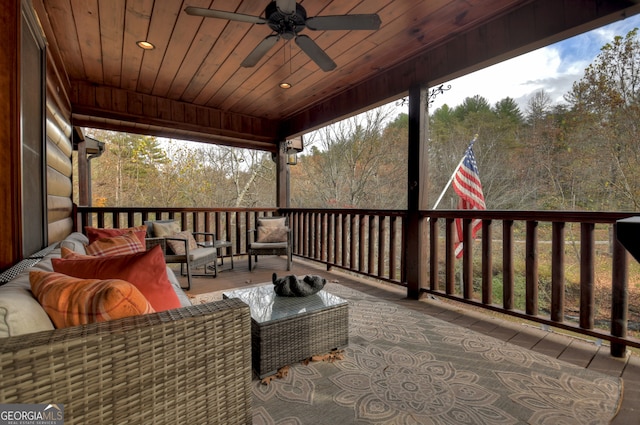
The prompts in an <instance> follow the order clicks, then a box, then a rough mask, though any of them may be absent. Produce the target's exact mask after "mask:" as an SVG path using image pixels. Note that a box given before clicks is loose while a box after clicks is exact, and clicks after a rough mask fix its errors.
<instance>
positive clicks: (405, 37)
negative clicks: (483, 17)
mask: <svg viewBox="0 0 640 425" xmlns="http://www.w3.org/2000/svg"><path fill="white" fill-rule="evenodd" d="M449 1H450V0H441V1H440V2H438V3H435V4H434V2H420V4H418V5H416V4H415V3H412V2H398V3H397V4H396V2H392V3H390V4H388V5H387V6H385V7H384V8H383V9H381V10H380V11H379V12H378V13H379V14H380V16H381V19H382V21H383V25H385V34H386V33H387V32H388V31H390V29H392V31H393V32H392V36H391V37H390V38H389V37H388V38H380V37H381V35H380V34H382V33H376V32H373V33H370V34H367V36H366V38H365V39H364V40H361V41H360V42H359V43H358V44H357V45H356V46H357V48H353V49H349V48H346V45H340V47H341V48H342V49H343V50H342V51H343V52H344V53H343V54H342V55H338V56H337V57H336V58H335V59H334V60H336V62H341V63H350V61H351V60H353V55H354V54H359V56H361V57H365V58H368V59H366V60H365V63H366V62H369V63H370V64H371V65H370V66H369V67H367V66H362V65H360V66H358V68H357V69H353V68H351V67H349V66H343V67H338V68H337V69H336V70H335V71H332V72H331V73H330V74H331V75H330V77H331V79H330V80H329V83H330V86H325V85H323V84H322V83H321V82H320V81H312V80H309V79H305V80H304V82H305V86H306V85H310V86H311V89H310V90H311V92H307V93H306V94H305V96H304V97H302V98H300V101H299V102H289V103H287V104H286V105H283V106H285V109H283V110H282V112H281V115H282V116H285V117H286V116H291V115H293V114H295V113H296V111H299V110H300V109H303V108H304V107H305V105H308V104H309V98H313V97H317V98H318V99H317V102H321V101H323V100H324V99H326V98H327V93H331V92H332V90H331V89H330V88H334V87H346V86H348V84H349V83H348V81H350V80H351V78H352V75H351V74H353V73H354V72H357V73H359V78H360V80H361V81H362V80H364V79H366V78H371V77H372V76H374V75H375V74H376V73H378V72H379V70H380V69H379V68H378V65H377V64H378V63H382V64H386V63H391V62H390V60H391V58H393V59H394V60H395V59H396V58H395V57H394V56H393V55H392V57H391V58H382V57H381V56H380V55H379V54H378V53H377V52H378V51H380V45H381V44H382V45H384V44H385V40H395V41H393V43H394V46H393V52H394V54H395V55H397V54H398V52H404V51H406V50H408V49H407V45H408V44H409V42H410V40H411V39H412V34H411V31H410V30H408V29H407V19H406V17H407V16H421V14H423V13H432V12H433V11H435V10H438V9H440V8H441V7H442V6H443V5H444V4H447V3H449ZM402 5H405V6H407V5H408V6H410V8H408V9H402V8H401V6H402ZM425 5H429V6H428V7H429V9H426V10H425V7H427V6H425ZM392 17H393V18H392ZM403 33H404V34H403ZM352 35H354V34H353V33H351V34H349V37H351V36H352ZM344 40H349V38H347V37H344ZM369 43H373V44H369ZM338 51H340V50H339V49H338ZM373 62H375V64H374V63H373ZM315 76H316V75H314V76H312V77H315ZM293 77H294V78H293V79H292V83H293V85H294V89H295V87H296V86H298V85H299V84H300V83H301V82H302V81H301V80H296V79H295V77H297V75H294V76H293ZM272 90H275V89H272ZM265 96H269V94H265ZM243 106H244V105H243ZM234 109H236V108H234ZM247 111H248V112H249V113H258V110H257V106H256V107H254V108H248V109H247Z"/></svg>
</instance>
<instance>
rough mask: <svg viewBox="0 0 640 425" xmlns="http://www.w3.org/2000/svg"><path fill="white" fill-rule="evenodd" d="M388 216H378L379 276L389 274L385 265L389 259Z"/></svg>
mask: <svg viewBox="0 0 640 425" xmlns="http://www.w3.org/2000/svg"><path fill="white" fill-rule="evenodd" d="M387 224H388V220H387V217H385V216H381V217H379V218H378V276H381V277H384V276H387V268H386V267H385V264H386V261H387V252H388V251H387V250H386V249H385V247H386V246H387V245H386V240H387V230H386V229H387Z"/></svg>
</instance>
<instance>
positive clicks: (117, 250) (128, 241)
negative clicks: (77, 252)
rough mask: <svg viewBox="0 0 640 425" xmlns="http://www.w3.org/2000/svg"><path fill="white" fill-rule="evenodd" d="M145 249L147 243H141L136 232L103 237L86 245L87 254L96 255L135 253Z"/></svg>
mask: <svg viewBox="0 0 640 425" xmlns="http://www.w3.org/2000/svg"><path fill="white" fill-rule="evenodd" d="M144 250H145V243H144V242H143V243H141V242H140V240H139V239H138V237H137V236H136V234H135V233H134V232H131V231H130V232H128V233H126V234H124V235H121V236H114V237H111V238H102V239H98V240H97V241H95V242H93V243H90V244H89V245H87V247H86V251H87V254H89V255H95V256H100V257H102V256H106V255H122V254H135V253H136V252H142V251H144Z"/></svg>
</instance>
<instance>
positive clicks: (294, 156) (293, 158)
mask: <svg viewBox="0 0 640 425" xmlns="http://www.w3.org/2000/svg"><path fill="white" fill-rule="evenodd" d="M285 153H286V154H287V164H288V165H296V164H298V151H297V150H295V149H294V148H293V142H292V141H291V140H287V143H286V145H285Z"/></svg>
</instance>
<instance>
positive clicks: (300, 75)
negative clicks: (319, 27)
mask: <svg viewBox="0 0 640 425" xmlns="http://www.w3.org/2000/svg"><path fill="white" fill-rule="evenodd" d="M396 3H397V4H396ZM404 4H408V3H407V2H393V4H390V2H387V3H384V4H379V3H376V5H379V6H380V9H379V10H378V11H377V13H378V14H379V15H380V19H381V20H382V22H383V23H382V25H389V23H388V18H387V17H388V16H391V15H393V14H396V13H398V12H404V9H402V8H401V6H402V5H404ZM394 6H395V9H394ZM349 12H353V13H356V12H357V13H370V12H371V10H358V9H355V10H354V9H351V10H350V11H349ZM374 12H375V11H374ZM323 14H328V13H326V12H325V11H323ZM325 34H327V35H333V37H334V38H335V41H342V40H344V41H345V43H347V46H348V45H349V44H353V47H352V48H347V49H346V50H347V51H348V55H347V56H341V55H337V57H333V59H334V61H336V63H343V64H345V63H347V64H348V63H349V61H348V60H347V59H346V58H347V57H354V56H355V57H358V56H364V55H366V53H367V52H368V51H369V50H370V48H371V47H372V46H371V45H370V44H369V43H368V42H369V39H370V37H371V36H372V32H371V31H352V32H350V33H349V34H346V35H345V34H344V32H342V31H327V32H326V33H325ZM296 50H297V53H296V54H295V55H293V57H292V59H291V61H292V67H293V69H294V70H295V72H294V73H293V74H291V75H288V74H289V70H288V67H287V64H284V65H283V68H284V73H285V75H287V78H286V80H287V81H288V82H291V83H292V84H293V87H292V89H289V90H287V93H286V94H287V97H286V99H287V102H286V104H282V107H283V108H282V109H281V110H279V112H278V113H279V116H280V117H286V116H289V115H292V114H293V113H294V112H295V111H296V110H297V109H299V108H300V106H297V104H296V105H295V106H294V104H293V102H291V100H290V99H294V98H300V97H301V98H302V99H304V102H303V103H305V104H308V103H309V102H310V99H313V97H318V99H317V101H321V100H322V99H323V98H326V94H325V93H326V92H327V91H328V90H329V89H330V88H333V87H341V86H344V85H345V84H346V82H345V81H344V78H343V77H347V78H348V77H352V76H353V75H352V74H354V73H362V72H363V71H364V69H363V67H361V66H357V65H353V66H348V65H338V68H337V69H336V70H334V71H331V72H328V73H327V72H323V71H322V70H320V69H318V67H317V65H316V64H315V63H313V62H311V61H310V59H309V58H308V57H307V55H306V54H304V53H303V52H301V51H300V50H299V49H294V51H296ZM336 51H339V50H338V49H336ZM331 53H332V52H331V51H330V50H328V54H330V56H331ZM279 82H280V81H278V82H270V83H269V84H262V85H260V86H259V87H258V88H257V91H254V92H253V93H251V97H254V96H258V97H259V98H263V99H273V98H277V97H278V96H280V95H281V93H282V89H280V87H278V83H279ZM303 83H304V84H303ZM300 91H304V96H296V95H297V94H298V93H299V92H300ZM234 99H236V96H235V95H234ZM228 107H229V109H231V110H244V111H247V113H249V114H257V113H259V111H260V108H261V107H262V105H260V104H257V103H256V102H255V101H253V100H252V99H250V98H238V99H237V100H236V101H235V103H234V104H229V106H228Z"/></svg>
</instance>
